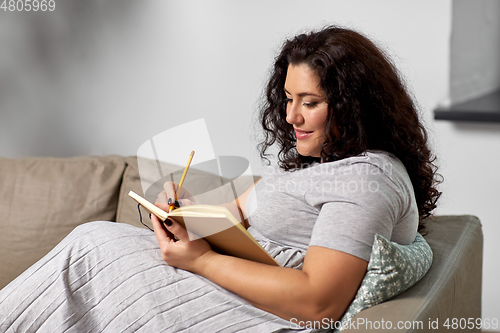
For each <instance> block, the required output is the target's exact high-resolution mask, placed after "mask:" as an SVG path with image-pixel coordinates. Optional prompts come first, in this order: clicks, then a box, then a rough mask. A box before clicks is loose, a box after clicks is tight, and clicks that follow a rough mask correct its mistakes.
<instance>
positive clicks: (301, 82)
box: [285, 64, 323, 95]
mask: <svg viewBox="0 0 500 333" xmlns="http://www.w3.org/2000/svg"><path fill="white" fill-rule="evenodd" d="M285 90H286V91H288V92H289V93H293V94H302V93H312V94H316V95H323V89H322V88H321V85H320V79H319V76H318V75H317V74H316V73H315V72H314V70H312V69H311V67H309V66H308V65H306V64H299V65H292V64H290V65H288V70H287V73H286V81H285Z"/></svg>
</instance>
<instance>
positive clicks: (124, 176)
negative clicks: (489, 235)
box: [0, 156, 483, 332]
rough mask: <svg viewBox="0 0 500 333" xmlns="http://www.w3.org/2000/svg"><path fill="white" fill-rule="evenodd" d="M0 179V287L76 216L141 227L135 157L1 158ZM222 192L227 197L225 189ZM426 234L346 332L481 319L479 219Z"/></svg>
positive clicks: (441, 328) (197, 177) (432, 227)
mask: <svg viewBox="0 0 500 333" xmlns="http://www.w3.org/2000/svg"><path fill="white" fill-rule="evenodd" d="M169 167H171V168H172V170H173V169H175V168H177V169H179V168H178V167H177V166H173V165H172V166H169ZM224 183H227V179H226V180H224V179H222V178H221V177H219V176H217V175H214V174H210V173H207V172H204V171H199V170H194V169H193V170H190V171H189V177H187V178H186V182H185V187H186V188H188V189H190V190H191V191H193V190H195V191H196V192H197V193H203V192H207V191H209V190H211V189H214V188H216V187H218V186H221V184H224ZM0 184H1V185H0V288H3V287H4V286H6V285H7V284H8V283H9V282H10V281H12V280H13V279H14V278H15V277H16V276H18V275H19V274H20V273H22V272H23V271H24V270H25V269H26V268H28V267H29V266H30V265H32V264H33V263H35V262H36V261H37V260H38V259H40V258H41V257H43V256H44V255H45V254H46V253H48V252H49V251H50V250H51V249H52V248H53V247H54V246H55V245H56V244H57V243H58V242H59V241H61V240H62V239H63V238H64V237H65V236H66V235H67V234H68V233H69V232H71V231H72V230H73V229H74V228H75V227H76V226H78V225H80V224H82V223H85V222H89V221H96V220H106V221H116V222H117V223H128V224H131V225H134V226H137V227H141V228H143V227H144V226H143V225H142V224H141V223H140V221H139V212H138V207H137V205H136V203H135V202H134V201H133V200H132V199H131V198H129V197H128V195H127V194H128V192H129V191H130V190H133V191H134V192H136V193H138V194H140V195H144V193H143V191H142V186H141V179H140V177H139V167H138V162H137V158H136V157H134V156H129V157H122V156H82V157H74V158H47V157H27V158H16V159H8V158H0ZM221 195H222V196H224V195H225V194H221ZM227 196H228V197H227V199H228V200H229V199H230V198H231V193H228V194H227ZM223 199H224V198H218V200H223ZM142 216H143V217H144V216H146V215H145V212H144V211H143V212H142ZM144 220H145V221H148V220H149V219H148V218H146V219H144ZM424 238H425V239H426V241H427V242H428V244H429V245H430V247H431V248H432V250H433V253H434V260H433V263H432V266H431V268H430V270H429V271H428V272H427V274H426V275H425V276H424V278H423V279H421V280H420V281H419V282H418V283H417V284H415V285H414V286H413V287H411V288H410V289H408V290H407V291H405V292H403V293H401V294H399V295H398V296H396V297H394V298H392V299H391V300H389V301H386V302H383V303H381V304H378V305H376V306H373V307H371V308H368V309H366V310H363V311H361V312H360V313H358V314H357V315H356V316H355V317H354V319H353V320H352V322H355V323H356V325H355V326H352V327H349V328H347V329H346V330H344V332H354V331H363V332H372V331H373V332H375V331H377V332H380V331H384V330H386V329H390V331H392V332H422V331H432V332H450V331H454V330H455V331H470V332H473V331H477V332H480V331H481V330H480V326H479V325H477V324H476V323H474V325H471V322H470V321H469V322H466V325H465V324H464V318H465V320H466V321H467V320H468V318H472V319H473V320H474V321H476V320H477V319H478V318H481V280H482V253H483V251H482V246H483V236H482V229H481V224H480V222H479V220H478V219H477V218H476V217H474V216H468V215H464V216H434V217H431V218H429V219H428V221H427V227H426V232H425V235H424ZM388 325H390V327H388ZM464 325H465V326H464ZM384 328H386V329H384ZM454 328H455V329H454ZM464 328H465V329H464Z"/></svg>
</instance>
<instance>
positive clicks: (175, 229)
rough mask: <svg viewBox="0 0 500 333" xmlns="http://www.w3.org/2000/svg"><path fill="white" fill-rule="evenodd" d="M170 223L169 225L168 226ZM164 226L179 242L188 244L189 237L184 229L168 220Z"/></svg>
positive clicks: (173, 221)
mask: <svg viewBox="0 0 500 333" xmlns="http://www.w3.org/2000/svg"><path fill="white" fill-rule="evenodd" d="M168 222H171V223H170V225H168V224H169V223H168ZM165 226H166V228H167V230H168V231H170V232H171V233H172V234H174V235H175V236H177V238H179V239H180V240H181V241H184V242H189V241H190V239H189V235H188V232H187V231H186V229H184V228H183V227H182V226H181V225H180V224H179V223H177V222H176V221H175V220H174V219H169V220H168V221H165Z"/></svg>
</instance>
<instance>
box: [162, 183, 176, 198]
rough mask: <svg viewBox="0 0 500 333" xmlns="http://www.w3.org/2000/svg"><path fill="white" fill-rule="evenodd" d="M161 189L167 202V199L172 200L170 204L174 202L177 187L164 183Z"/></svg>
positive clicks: (173, 184)
mask: <svg viewBox="0 0 500 333" xmlns="http://www.w3.org/2000/svg"><path fill="white" fill-rule="evenodd" d="M163 189H164V190H165V194H166V198H167V201H166V202H168V199H172V202H173V201H174V200H175V192H176V190H177V185H176V184H175V183H172V182H165V183H164V184H163Z"/></svg>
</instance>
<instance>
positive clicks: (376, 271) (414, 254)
mask: <svg viewBox="0 0 500 333" xmlns="http://www.w3.org/2000/svg"><path fill="white" fill-rule="evenodd" d="M431 264H432V250H431V248H430V246H429V244H427V242H426V241H425V239H424V237H422V235H420V234H419V233H417V236H416V237H415V241H414V242H413V243H412V244H410V245H399V244H397V243H394V242H391V241H388V240H387V239H385V238H384V237H382V236H380V235H378V234H377V235H375V242H374V243H373V248H372V253H371V255H370V262H369V263H368V269H367V272H366V275H365V277H364V279H363V281H362V283H361V286H360V288H359V290H358V293H357V294H356V297H355V298H354V300H353V301H352V303H351V305H349V308H347V311H346V312H345V314H344V316H343V317H342V318H341V320H340V324H339V325H337V326H336V327H339V329H338V330H336V331H335V332H341V331H342V330H343V328H344V327H349V321H350V320H351V319H352V318H353V317H354V316H355V315H356V314H357V313H358V312H360V311H361V310H364V309H367V308H369V307H372V306H374V305H377V304H379V303H382V302H384V301H386V300H388V299H390V298H392V297H394V296H396V295H398V294H400V293H402V292H403V291H405V290H406V289H408V288H410V287H411V286H413V285H414V284H415V283H417V282H418V281H419V280H420V279H421V278H422V277H424V275H425V273H427V271H428V270H429V268H430V267H431Z"/></svg>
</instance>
